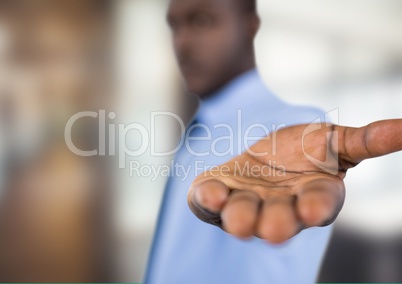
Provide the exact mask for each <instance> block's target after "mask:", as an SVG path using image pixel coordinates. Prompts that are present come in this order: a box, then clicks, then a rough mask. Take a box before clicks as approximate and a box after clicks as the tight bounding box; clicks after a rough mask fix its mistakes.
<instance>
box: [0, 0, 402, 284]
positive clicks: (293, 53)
mask: <svg viewBox="0 0 402 284" xmlns="http://www.w3.org/2000/svg"><path fill="white" fill-rule="evenodd" d="M167 4H168V1H167V0H115V1H107V0H57V1H49V0H13V1H6V0H0V228H2V230H1V234H0V251H1V254H0V281H1V282H4V281H8V282H12V281H19V282H33V281H40V282H73V281H77V282H109V281H113V282H141V281H142V279H143V276H144V273H145V269H146V263H147V260H148V254H149V250H150V247H151V243H152V238H153V233H154V230H155V226H156V220H157V215H158V210H159V206H160V202H161V198H162V193H163V188H164V184H165V182H166V177H158V178H155V177H153V176H150V177H130V172H129V170H128V169H127V168H125V169H118V165H117V161H116V157H114V156H112V157H110V156H104V157H103V156H101V157H91V158H85V157H78V156H76V155H74V154H73V153H71V151H69V150H68V149H67V147H66V145H65V141H64V128H65V125H66V122H67V120H68V119H69V118H70V117H71V115H73V114H75V113H77V112H79V111H83V110H86V111H88V110H93V111H95V112H97V111H98V110H99V109H105V110H106V111H114V112H115V113H116V117H115V118H114V117H110V118H108V119H107V123H118V122H119V123H125V124H128V123H132V122H135V123H138V124H141V125H143V126H144V127H145V128H147V129H148V128H150V127H151V116H150V113H151V112H152V111H172V112H175V113H177V114H178V115H179V116H181V117H183V118H184V119H185V118H186V117H188V116H189V115H190V114H191V112H192V111H193V110H194V109H195V108H196V104H197V102H196V101H195V99H194V98H193V97H191V96H190V95H187V94H185V92H184V91H183V87H182V81H181V78H180V74H179V72H178V69H177V66H176V64H175V61H174V57H173V52H172V48H171V44H170V32H169V30H168V28H167V25H166V21H165V12H166V8H167ZM259 13H260V16H261V19H262V27H261V30H260V32H259V35H258V37H257V44H256V47H257V61H258V65H259V68H260V71H261V74H262V76H263V78H264V79H265V81H266V83H267V85H268V86H269V88H270V89H271V90H272V91H273V92H274V93H276V94H277V95H278V96H280V97H281V98H283V99H285V100H287V101H290V102H293V103H300V104H308V105H315V106H318V107H320V108H321V109H323V110H324V111H326V112H330V111H333V110H337V112H338V114H339V115H338V117H334V118H333V119H334V120H335V121H334V122H338V123H340V124H343V125H349V126H362V125H364V124H367V123H370V122H372V121H374V120H382V119H387V118H401V117H402V34H401V32H400V31H401V28H402V1H400V0H347V1H346V0H341V1H340V0H337V1H336V0H326V1H322V0H302V1H300V0H297V1H296V0H280V1H279V0H261V1H259ZM98 123H99V121H98V120H97V119H93V118H90V119H81V120H79V121H77V123H76V125H75V127H74V129H75V132H73V141H74V143H75V144H76V145H79V147H80V148H81V149H88V150H90V149H95V148H97V146H98V145H97V143H98V137H99V134H100V133H98V132H99V131H98V126H99V125H98ZM107 134H110V133H107ZM155 135H156V138H157V141H159V142H158V143H157V144H158V145H156V148H158V149H161V148H165V147H166V149H169V146H170V145H174V143H175V141H177V139H178V132H177V125H175V122H174V121H168V120H164V121H159V122H158V124H157V128H156V133H155ZM141 139H142V137H141V135H140V134H139V133H137V132H130V134H129V135H127V140H126V141H125V142H127V144H128V145H129V146H130V147H132V149H137V148H138V145H139V143H140V142H141ZM120 142H122V141H120ZM159 143H160V144H159ZM170 149H171V148H170ZM171 158H172V157H154V156H152V155H151V153H150V151H148V152H147V153H145V154H144V155H142V156H141V157H139V158H135V161H139V162H140V163H142V164H146V165H168V164H169V163H170V161H171ZM131 160H134V159H131ZM129 162H130V160H129V159H128V160H127V162H126V164H129ZM401 173H402V153H397V154H395V155H392V156H387V157H383V158H378V159H374V160H370V161H365V162H363V163H362V164H361V165H360V166H359V167H358V168H356V169H353V170H351V171H350V172H349V173H348V176H347V178H346V185H347V198H346V203H345V206H344V208H343V211H342V212H341V214H340V216H339V218H338V220H337V221H336V223H335V225H334V234H333V237H332V239H331V243H330V246H329V248H328V251H327V254H326V257H325V260H324V262H323V265H322V269H321V273H320V276H319V279H318V281H319V282H402V271H401V270H400V267H401V265H402V206H401V204H402V174H401ZM307 261H308V260H307Z"/></svg>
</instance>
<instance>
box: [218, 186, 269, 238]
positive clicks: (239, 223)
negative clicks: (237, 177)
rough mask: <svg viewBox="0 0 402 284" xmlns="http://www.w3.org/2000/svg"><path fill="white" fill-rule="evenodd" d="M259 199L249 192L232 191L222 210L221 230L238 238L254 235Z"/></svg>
mask: <svg viewBox="0 0 402 284" xmlns="http://www.w3.org/2000/svg"><path fill="white" fill-rule="evenodd" d="M260 201H261V199H260V198H259V197H258V195H257V194H255V193H254V192H251V191H240V190H239V191H233V192H232V193H231V195H230V197H229V200H228V202H227V203H226V205H225V207H224V208H223V210H222V213H221V218H222V224H223V229H224V230H225V231H226V232H228V233H229V234H232V235H234V236H236V237H238V238H250V237H252V236H253V235H254V231H255V226H256V221H257V215H258V209H259V204H260Z"/></svg>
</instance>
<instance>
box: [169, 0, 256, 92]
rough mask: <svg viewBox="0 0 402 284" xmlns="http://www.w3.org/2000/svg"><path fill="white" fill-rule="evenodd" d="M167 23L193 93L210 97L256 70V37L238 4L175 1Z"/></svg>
mask: <svg viewBox="0 0 402 284" xmlns="http://www.w3.org/2000/svg"><path fill="white" fill-rule="evenodd" d="M167 20H168V23H169V26H170V27H171V30H172V36H173V45H174V50H175V54H176V57H177V61H178V64H179V67H180V70H181V72H182V75H183V77H184V80H185V83H186V85H187V88H188V91H189V92H192V93H195V94H198V95H200V96H207V95H210V94H211V93H212V92H214V91H216V90H217V89H219V88H221V87H222V86H223V85H224V84H226V83H227V82H228V81H230V80H231V79H233V77H235V76H237V75H239V74H241V73H242V72H244V71H246V70H247V69H250V68H251V67H253V66H249V65H250V58H251V57H253V45H252V42H253V35H252V34H251V31H250V30H251V29H250V28H249V24H248V22H247V20H248V19H247V16H246V15H245V13H242V12H241V11H240V9H239V8H238V6H237V3H236V1H233V0H172V1H171V2H170V6H169V10H168V15H167Z"/></svg>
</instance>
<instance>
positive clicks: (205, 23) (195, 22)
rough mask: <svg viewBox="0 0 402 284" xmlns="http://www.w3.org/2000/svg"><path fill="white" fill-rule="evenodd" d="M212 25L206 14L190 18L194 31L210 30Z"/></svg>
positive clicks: (210, 18) (209, 17)
mask: <svg viewBox="0 0 402 284" xmlns="http://www.w3.org/2000/svg"><path fill="white" fill-rule="evenodd" d="M212 25H213V19H212V17H211V16H210V15H207V14H204V13H203V14H201V13H199V14H195V15H194V16H193V17H192V18H191V26H192V27H193V28H194V29H205V28H210V27H211V26H212Z"/></svg>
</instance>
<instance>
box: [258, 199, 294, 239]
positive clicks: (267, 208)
mask: <svg viewBox="0 0 402 284" xmlns="http://www.w3.org/2000/svg"><path fill="white" fill-rule="evenodd" d="M294 201H295V199H294V197H293V196H287V197H275V198H273V199H270V200H268V201H265V202H264V204H263V206H262V209H261V212H260V217H259V220H258V223H257V230H256V231H257V235H258V236H259V237H260V238H263V239H265V240H267V241H268V242H270V243H273V244H280V243H283V242H285V241H286V240H288V239H290V238H291V237H293V236H294V235H296V234H297V233H298V232H300V230H301V224H300V222H299V220H298V219H297V215H296V212H295V208H294Z"/></svg>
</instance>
